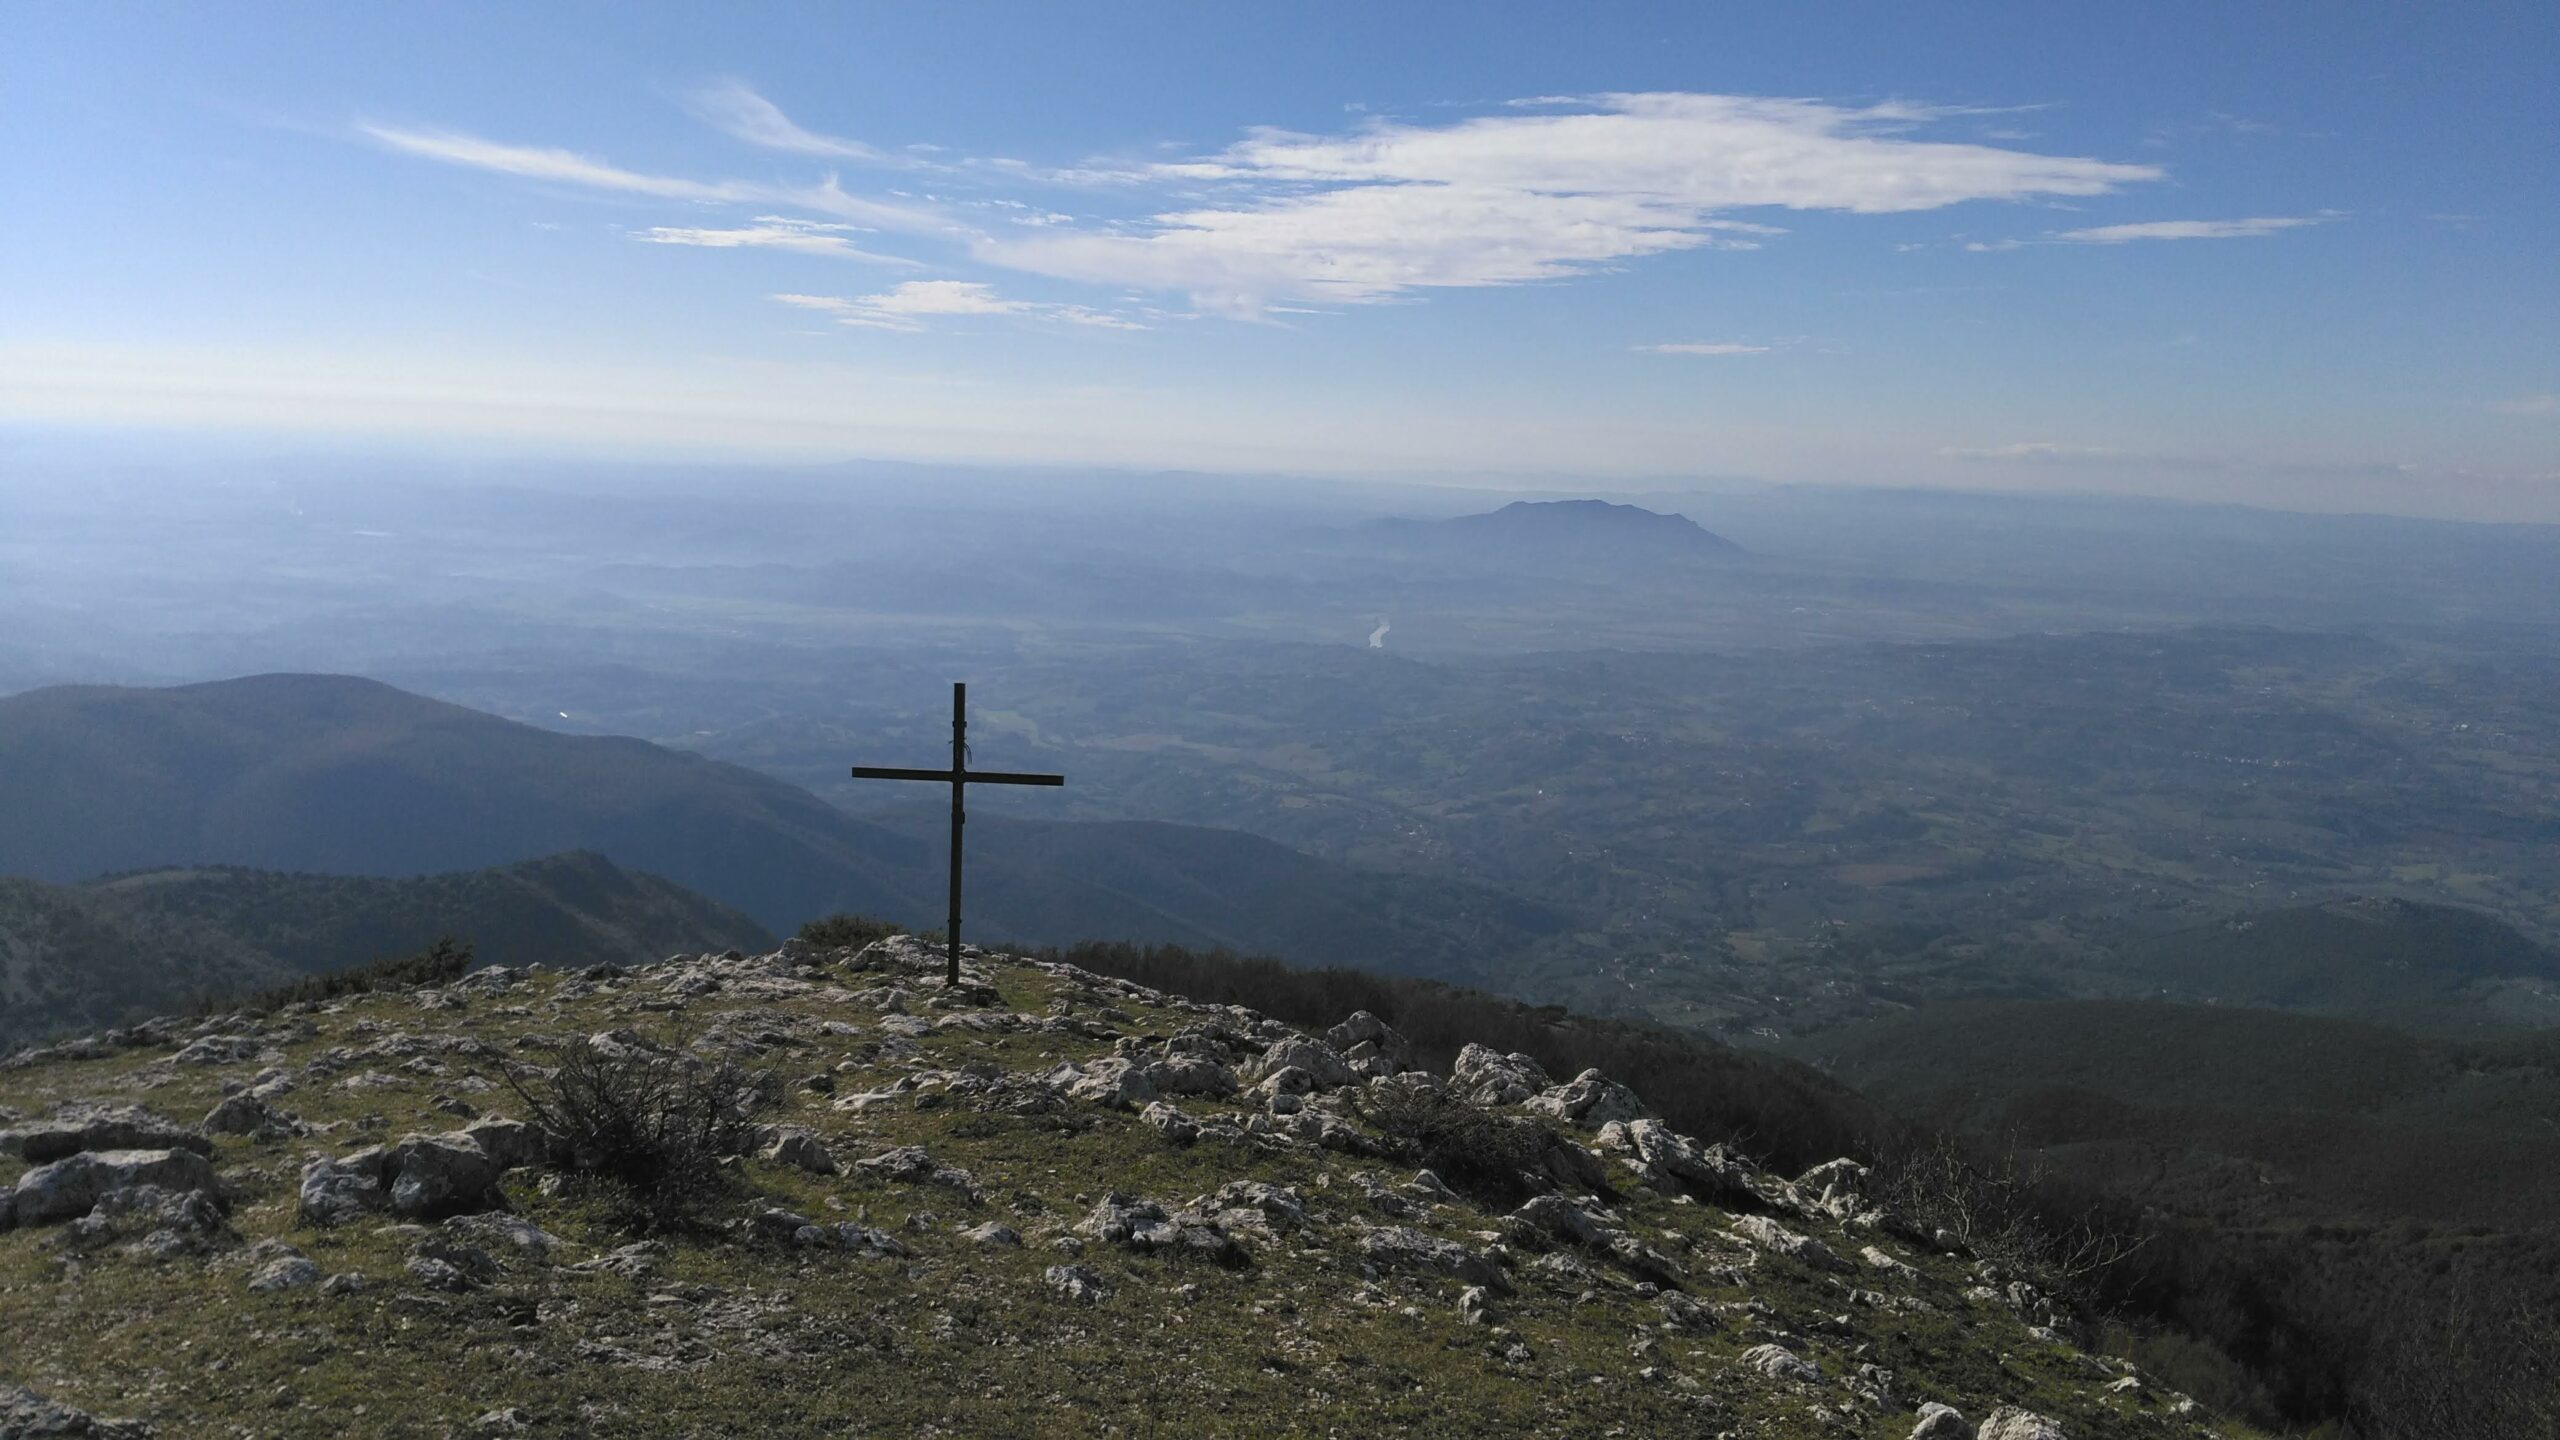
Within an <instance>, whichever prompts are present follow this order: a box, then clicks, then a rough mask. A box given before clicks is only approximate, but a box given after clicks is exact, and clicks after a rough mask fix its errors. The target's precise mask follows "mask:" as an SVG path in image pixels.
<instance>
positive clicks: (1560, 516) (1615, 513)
mask: <svg viewBox="0 0 2560 1440" xmlns="http://www.w3.org/2000/svg"><path fill="white" fill-rule="evenodd" d="M1363 533H1364V535H1365V537H1366V538H1369V539H1372V540H1377V541H1382V542H1386V543H1388V544H1391V545H1394V546H1396V547H1398V548H1403V549H1408V550H1412V551H1416V552H1420V553H1428V554H1436V555H1441V556H1478V557H1483V558H1489V559H1494V558H1519V557H1525V558H1536V557H1547V558H1555V559H1564V560H1573V561H1582V562H1593V561H1607V560H1611V559H1619V560H1627V559H1652V560H1664V559H1670V560H1719V559H1728V558H1732V557H1736V556H1740V555H1742V554H1743V553H1745V552H1744V551H1743V549H1742V547H1741V546H1739V545H1736V544H1734V543H1733V542H1732V541H1730V540H1727V539H1725V538H1724V537H1723V536H1721V535H1718V534H1716V533H1715V532H1714V531H1711V530H1708V529H1706V528H1704V527H1702V526H1700V525H1699V524H1698V523H1697V522H1696V521H1694V520H1691V519H1689V518H1688V517H1686V516H1683V515H1665V514H1662V513H1660V512H1659V511H1653V510H1647V509H1644V508H1643V507H1642V506H1637V505H1616V504H1612V503H1610V502H1609V501H1606V500H1515V501H1513V502H1512V503H1510V504H1508V505H1505V506H1503V507H1502V508H1501V509H1499V510H1493V511H1488V512H1486V513H1485V514H1482V515H1461V516H1458V517H1456V518H1455V519H1450V520H1380V521H1375V522H1372V523H1371V524H1370V525H1369V526H1367V527H1366V528H1365V530H1364V532H1363Z"/></svg>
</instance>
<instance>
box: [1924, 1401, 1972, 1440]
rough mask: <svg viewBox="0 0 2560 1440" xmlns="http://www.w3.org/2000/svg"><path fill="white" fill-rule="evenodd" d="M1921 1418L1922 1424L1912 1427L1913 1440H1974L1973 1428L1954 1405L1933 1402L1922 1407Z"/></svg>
mask: <svg viewBox="0 0 2560 1440" xmlns="http://www.w3.org/2000/svg"><path fill="white" fill-rule="evenodd" d="M1919 1418H1920V1423H1918V1424H1917V1425H1914V1426H1912V1427H1911V1440H1973V1427H1972V1426H1970V1425H1967V1424H1966V1423H1964V1415H1963V1414H1962V1413H1961V1412H1959V1411H1958V1410H1957V1409H1956V1408H1955V1407H1954V1406H1952V1405H1941V1404H1939V1403H1938V1402H1937V1401H1935V1400H1932V1401H1930V1402H1929V1403H1928V1404H1926V1405H1923V1406H1921V1407H1920V1417H1919Z"/></svg>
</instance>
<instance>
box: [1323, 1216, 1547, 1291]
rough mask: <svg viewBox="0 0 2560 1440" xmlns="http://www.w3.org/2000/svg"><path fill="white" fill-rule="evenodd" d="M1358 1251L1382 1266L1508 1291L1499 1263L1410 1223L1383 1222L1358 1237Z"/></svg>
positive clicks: (1507, 1281)
mask: <svg viewBox="0 0 2560 1440" xmlns="http://www.w3.org/2000/svg"><path fill="white" fill-rule="evenodd" d="M1360 1254H1361V1257H1362V1258H1363V1259H1365V1260H1366V1261H1368V1263H1370V1264H1372V1265H1375V1266H1377V1267H1378V1268H1379V1269H1381V1270H1420V1271H1427V1272H1433V1273H1437V1274H1441V1275H1453V1276H1456V1277H1457V1278H1458V1279H1460V1280H1464V1281H1466V1282H1467V1283H1468V1284H1470V1285H1482V1286H1483V1287H1485V1288H1486V1289H1488V1290H1491V1291H1493V1292H1494V1293H1496V1294H1499V1295H1508V1294H1510V1293H1511V1277H1510V1276H1508V1275H1505V1274H1503V1273H1502V1267H1501V1266H1499V1265H1496V1264H1494V1263H1493V1261H1491V1260H1490V1259H1487V1258H1486V1257H1485V1256H1482V1255H1479V1254H1477V1253H1476V1252H1475V1251H1473V1250H1470V1249H1468V1248H1467V1247H1466V1246H1464V1245H1461V1244H1459V1243H1458V1242H1456V1241H1454V1240H1443V1239H1441V1238H1439V1237H1438V1236H1436V1235H1426V1234H1424V1233H1422V1232H1421V1231H1419V1230H1416V1229H1414V1228H1413V1227H1412V1226H1410V1225H1390V1226H1382V1227H1378V1228H1375V1229H1372V1230H1369V1231H1367V1232H1366V1233H1364V1234H1363V1235H1361V1237H1360Z"/></svg>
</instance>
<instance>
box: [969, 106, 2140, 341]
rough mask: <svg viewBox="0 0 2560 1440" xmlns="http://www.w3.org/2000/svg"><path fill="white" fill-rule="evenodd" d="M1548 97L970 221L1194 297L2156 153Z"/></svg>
mask: <svg viewBox="0 0 2560 1440" xmlns="http://www.w3.org/2000/svg"><path fill="white" fill-rule="evenodd" d="M1534 107H1535V111H1536V113H1518V111H1520V110H1521V109H1523V108H1527V107H1511V108H1512V110H1513V112H1514V113H1505V114H1497V115H1487V116H1479V117H1476V118H1473V119H1467V120H1461V121H1458V122H1455V123H1452V124H1446V125H1437V126H1430V125H1415V124H1408V123H1402V122H1392V121H1380V122H1374V123H1372V124H1369V125H1367V126H1365V127H1363V128H1361V129H1360V130H1358V131H1356V132H1354V133H1352V134H1348V135H1330V136H1328V135H1305V134H1297V133H1293V132H1287V131H1279V130H1257V131H1253V132H1251V133H1250V134H1249V136H1248V138H1246V139H1245V140H1243V141H1240V142H1238V143H1237V144H1235V145H1232V146H1230V147H1228V148H1227V149H1225V150H1223V151H1221V152H1218V153H1217V154H1214V155H1210V156H1205V157H1201V158H1197V159H1192V160H1184V161H1176V162H1171V163H1165V164H1159V165H1157V166H1155V167H1153V169H1154V173H1156V174H1157V175H1159V176H1161V177H1163V178H1166V179H1169V180H1177V181H1183V182H1188V183H1192V184H1197V185H1207V186H1210V187H1212V189H1213V192H1214V191H1216V190H1220V189H1223V190H1224V191H1225V192H1226V194H1224V195H1220V196H1218V198H1217V199H1216V201H1215V203H1212V204H1209V205H1206V206H1201V207H1197V208H1190V209H1183V210H1175V211H1169V212H1165V213H1160V214H1157V215H1154V216H1152V217H1149V218H1148V219H1147V220H1145V221H1142V222H1138V223H1135V224H1129V225H1122V226H1118V227H1112V228H1105V229H1090V228H1088V229H1079V230H1073V231H1065V230H1052V231H1048V232H1044V233H1041V234H1038V235H1032V236H1005V237H993V238H989V239H987V240H984V241H982V242H980V244H979V245H978V247H977V253H978V255H979V257H980V258H981V259H983V260H986V261H988V262H990V263H994V264H999V265H1004V266H1008V267H1010V268H1014V269H1020V270H1027V271H1031V272H1034V273H1038V274H1044V275H1052V276H1056V277H1059V278H1062V279H1070V280H1082V281H1087V282H1091V283H1100V284H1114V285H1126V284H1143V285H1149V286H1153V287H1156V288H1175V289H1182V290H1187V291H1189V292H1190V293H1191V294H1192V296H1193V298H1194V301H1195V303H1199V304H1201V305H1202V306H1203V307H1204V308H1211V309H1220V310H1227V311H1232V312H1246V313H1250V312H1254V311H1258V310H1259V309H1260V308H1262V307H1263V306H1266V305H1268V304H1269V303H1270V302H1272V301H1274V300H1281V299H1299V300H1305V299H1320V300H1325V301H1330V302H1337V303H1340V302H1376V301H1383V300H1392V299H1396V298H1400V297H1403V296H1405V295H1407V294H1408V293H1410V292H1412V291H1415V290H1422V289H1432V288H1451V287H1470V286H1489V285H1517V284H1527V283H1533V282H1538V281H1548V280H1556V279H1562V278H1566V277H1570V276H1575V275H1580V274H1585V273H1589V272H1591V271H1593V270H1596V269H1601V268H1604V267H1606V266H1608V265H1610V264H1613V263H1617V262H1620V261H1625V260H1632V259H1637V258H1641V257H1644V256H1649V255H1657V254H1663V253H1666V252H1671V251H1680V250H1694V249H1706V248H1725V249H1734V248H1751V247H1755V246H1757V245H1759V244H1760V243H1761V242H1762V241H1763V240H1764V239H1765V238H1767V237H1770V236H1774V235H1778V234H1783V233H1784V232H1783V231H1782V230H1778V229H1776V228H1773V227H1770V226H1766V225H1762V224H1757V223H1753V222H1748V221H1741V220H1736V219H1733V218H1731V217H1730V215H1729V214H1728V213H1727V212H1731V211H1736V210H1746V209H1787V210H1803V211H1817V210H1820V211H1842V212H1847V213H1851V214H1868V215H1873V214H1889V213H1897V212H1905V211H1912V210H1928V209H1936V208H1940V207H1943V206H1948V205H1955V204H1959V203H1962V202H1965V201H1971V200H2022V199H2029V198H2036V197H2050V196H2091V195H2103V194H2107V193H2110V192H2112V191H2114V190H2116V189H2118V188H2120V187H2122V186H2125V185H2129V184H2135V183H2139V182H2143V181H2149V180H2155V179H2158V178H2160V177H2161V175H2162V173H2163V172H2162V171H2161V170H2160V169H2158V167H2156V166H2150V165H2130V164H2120V163H2115V162H2110V161H2104V160H2096V159H2087V158H2080V157H2069V156H2050V155H2039V154H2035V153H2031V152H2028V151H2023V150H2016V149H2007V148H2002V147H1999V146H1993V145H1982V144H1973V143H1954V142H1944V141H1929V140H1921V139H1915V138H1912V137H1911V136H1910V134H1909V133H1908V132H1909V131H1910V130H1912V129H1913V128H1915V127H1917V126H1919V125H1922V124H1925V123H1927V122H1928V121H1930V120H1932V119H1935V118H1938V117H1939V116H1940V115H1941V114H1942V113H1943V112H1938V111H1933V110H1930V109H1927V108H1925V107H1918V106H1911V105H1903V104H1889V105H1878V106H1868V107H1864V108H1850V107H1844V106H1838V105H1832V104H1827V103H1824V102H1821V101H1815V100H1772V99H1761V98H1754V97H1746V96H1730V95H1705V94H1690V93H1667V94H1666V93H1648V94H1607V95H1594V96H1584V97H1554V96H1550V97H1542V98H1541V99H1539V100H1538V101H1536V102H1534Z"/></svg>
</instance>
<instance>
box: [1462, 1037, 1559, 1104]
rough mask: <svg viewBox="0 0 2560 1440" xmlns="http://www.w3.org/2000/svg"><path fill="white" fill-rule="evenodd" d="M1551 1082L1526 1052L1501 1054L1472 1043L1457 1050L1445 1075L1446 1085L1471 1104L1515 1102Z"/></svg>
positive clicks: (1545, 1088) (1547, 1087)
mask: <svg viewBox="0 0 2560 1440" xmlns="http://www.w3.org/2000/svg"><path fill="white" fill-rule="evenodd" d="M1555 1083H1556V1082H1555V1081H1554V1080H1552V1079H1549V1078H1548V1076H1547V1072H1546V1071H1544V1070H1542V1069H1540V1068H1539V1067H1538V1062H1537V1061H1535V1060H1533V1059H1531V1058H1529V1057H1528V1056H1526V1055H1520V1054H1510V1055H1505V1054H1503V1053H1501V1052H1500V1051H1498V1050H1491V1049H1487V1048H1486V1047H1484V1046H1482V1045H1475V1044H1469V1045H1467V1046H1465V1047H1464V1048H1462V1049H1460V1050H1459V1051H1458V1061H1457V1064H1456V1066H1455V1067H1454V1068H1453V1069H1452V1070H1451V1072H1450V1077H1449V1084H1450V1087H1451V1088H1452V1089H1454V1090H1455V1091H1456V1092H1457V1093H1458V1095H1459V1097H1460V1098H1461V1099H1464V1100H1466V1101H1467V1102H1468V1103H1470V1104H1474V1105H1517V1104H1519V1103H1520V1102H1521V1101H1523V1100H1526V1099H1528V1098H1530V1097H1531V1096H1533V1095H1536V1094H1538V1093H1539V1092H1541V1091H1545V1090H1550V1089H1553V1088H1555Z"/></svg>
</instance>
